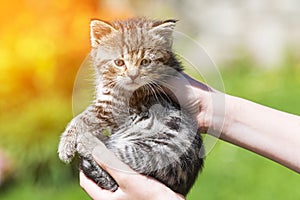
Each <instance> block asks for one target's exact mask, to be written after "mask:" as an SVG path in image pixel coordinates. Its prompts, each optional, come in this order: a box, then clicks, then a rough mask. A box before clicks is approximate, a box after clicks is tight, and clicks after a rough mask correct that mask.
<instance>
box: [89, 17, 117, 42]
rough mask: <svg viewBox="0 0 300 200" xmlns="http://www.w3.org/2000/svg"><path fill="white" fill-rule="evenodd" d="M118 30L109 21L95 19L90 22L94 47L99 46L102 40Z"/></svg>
mask: <svg viewBox="0 0 300 200" xmlns="http://www.w3.org/2000/svg"><path fill="white" fill-rule="evenodd" d="M116 31H117V30H116V29H115V28H114V27H113V26H112V25H111V24H109V23H108V22H105V21H101V20H98V19H93V20H91V22H90V37H91V45H92V47H97V46H98V45H99V44H100V40H101V39H102V38H103V37H105V36H107V35H109V34H111V33H113V32H116Z"/></svg>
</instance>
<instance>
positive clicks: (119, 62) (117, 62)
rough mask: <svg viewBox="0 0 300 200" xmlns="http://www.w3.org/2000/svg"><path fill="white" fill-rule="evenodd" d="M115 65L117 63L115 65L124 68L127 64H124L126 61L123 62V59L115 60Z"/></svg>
mask: <svg viewBox="0 0 300 200" xmlns="http://www.w3.org/2000/svg"><path fill="white" fill-rule="evenodd" d="M114 63H115V65H117V66H118V67H122V66H124V65H125V62H124V60H122V59H117V60H114Z"/></svg>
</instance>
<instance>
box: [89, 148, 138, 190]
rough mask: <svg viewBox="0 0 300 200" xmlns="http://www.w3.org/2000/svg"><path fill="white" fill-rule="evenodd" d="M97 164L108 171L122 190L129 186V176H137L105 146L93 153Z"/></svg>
mask: <svg viewBox="0 0 300 200" xmlns="http://www.w3.org/2000/svg"><path fill="white" fill-rule="evenodd" d="M92 155H93V157H94V159H95V160H96V161H97V163H98V164H99V165H100V166H101V167H102V168H103V169H104V170H105V171H107V172H108V173H109V174H110V175H111V176H112V178H113V179H114V180H115V181H116V182H117V183H118V185H119V186H120V187H121V188H124V187H125V186H126V185H128V182H129V180H132V177H131V178H128V175H137V174H138V173H137V172H135V171H134V170H132V169H131V168H130V167H129V166H128V165H126V164H124V163H123V162H121V161H120V160H119V159H118V158H117V157H116V156H115V155H114V154H113V153H112V152H111V151H110V150H108V149H107V148H106V147H103V146H97V147H96V148H95V149H94V150H93V153H92Z"/></svg>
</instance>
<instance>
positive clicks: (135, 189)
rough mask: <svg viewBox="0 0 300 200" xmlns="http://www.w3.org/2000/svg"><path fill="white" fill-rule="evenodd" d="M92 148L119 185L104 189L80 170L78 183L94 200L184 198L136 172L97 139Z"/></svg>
mask: <svg viewBox="0 0 300 200" xmlns="http://www.w3.org/2000/svg"><path fill="white" fill-rule="evenodd" d="M98 143H99V145H97V146H96V147H95V148H94V150H93V156H94V159H95V160H96V161H97V162H98V164H99V165H100V166H101V167H102V169H104V170H105V171H106V172H108V173H109V174H110V175H111V176H112V177H113V179H114V180H115V181H116V182H117V184H118V185H119V188H118V189H117V190H116V191H115V192H111V191H109V190H105V189H102V188H100V187H99V186H98V185H96V184H95V183H94V182H93V181H92V180H90V179H88V178H87V177H86V176H85V175H84V174H83V172H80V185H81V187H82V188H83V189H84V190H85V191H86V192H87V193H88V195H89V196H90V197H92V198H93V199H95V200H102V199H103V200H107V199H109V200H148V199H149V200H159V199H161V200H176V199H177V200H184V199H185V198H184V197H183V196H182V195H180V194H177V193H175V192H173V191H172V190H171V189H169V188H168V187H167V186H165V185H164V184H162V183H160V182H158V181H157V180H155V179H153V178H150V177H147V176H144V175H141V174H138V173H137V172H135V171H133V170H132V169H131V168H129V167H128V166H127V165H125V164H124V163H123V162H121V161H120V160H118V159H117V158H116V156H115V155H114V154H113V153H112V152H111V151H109V150H108V149H106V147H105V146H104V145H103V144H102V143H101V142H100V141H99V142H98Z"/></svg>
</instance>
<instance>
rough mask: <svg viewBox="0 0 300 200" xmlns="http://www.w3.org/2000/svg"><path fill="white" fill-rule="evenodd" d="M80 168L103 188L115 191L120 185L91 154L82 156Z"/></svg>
mask: <svg viewBox="0 0 300 200" xmlns="http://www.w3.org/2000/svg"><path fill="white" fill-rule="evenodd" d="M80 169H81V170H82V171H83V173H84V174H85V175H86V176H87V177H88V178H89V179H91V180H93V181H94V182H95V183H96V184H97V185H98V186H99V187H101V188H103V189H106V190H110V191H112V192H114V191H116V190H117V189H118V187H119V186H118V184H117V183H116V181H115V180H114V179H113V178H112V177H111V176H110V175H109V174H108V173H107V172H106V171H104V170H103V169H102V168H101V167H100V166H99V165H98V164H97V163H96V162H95V161H94V159H93V158H92V157H91V156H88V157H85V158H84V157H80Z"/></svg>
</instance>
